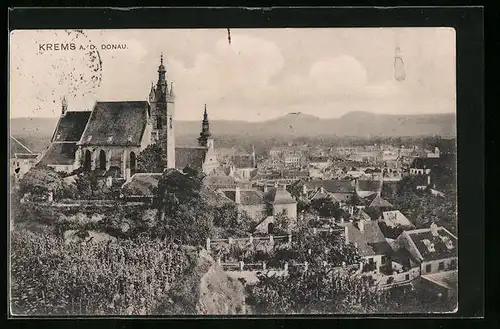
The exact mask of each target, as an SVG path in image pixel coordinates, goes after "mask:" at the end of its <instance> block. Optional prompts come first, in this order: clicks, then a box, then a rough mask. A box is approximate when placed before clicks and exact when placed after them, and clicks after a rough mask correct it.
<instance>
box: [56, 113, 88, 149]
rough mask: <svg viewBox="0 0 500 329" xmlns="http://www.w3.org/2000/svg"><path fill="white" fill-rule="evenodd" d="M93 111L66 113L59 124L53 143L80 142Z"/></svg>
mask: <svg viewBox="0 0 500 329" xmlns="http://www.w3.org/2000/svg"><path fill="white" fill-rule="evenodd" d="M91 113H92V112H91V111H71V112H66V113H64V114H63V115H62V116H61V118H60V119H59V122H58V123H57V126H56V129H55V130H54V135H53V136H52V142H78V141H79V140H80V138H81V137H82V134H83V131H84V129H85V126H86V125H87V123H88V121H89V117H90V114H91Z"/></svg>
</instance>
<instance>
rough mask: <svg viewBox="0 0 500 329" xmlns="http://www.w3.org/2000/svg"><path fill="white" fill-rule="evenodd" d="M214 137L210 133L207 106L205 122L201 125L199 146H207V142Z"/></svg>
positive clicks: (204, 114)
mask: <svg viewBox="0 0 500 329" xmlns="http://www.w3.org/2000/svg"><path fill="white" fill-rule="evenodd" d="M210 136H212V134H211V133H210V123H209V122H208V113H207V104H205V111H204V112H203V121H202V123H201V133H200V137H198V145H199V146H207V141H208V139H209V138H210Z"/></svg>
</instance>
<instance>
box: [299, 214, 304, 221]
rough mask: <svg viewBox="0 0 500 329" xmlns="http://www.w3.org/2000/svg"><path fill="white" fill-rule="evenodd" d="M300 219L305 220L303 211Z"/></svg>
mask: <svg viewBox="0 0 500 329" xmlns="http://www.w3.org/2000/svg"><path fill="white" fill-rule="evenodd" d="M300 221H301V222H304V213H301V214H300Z"/></svg>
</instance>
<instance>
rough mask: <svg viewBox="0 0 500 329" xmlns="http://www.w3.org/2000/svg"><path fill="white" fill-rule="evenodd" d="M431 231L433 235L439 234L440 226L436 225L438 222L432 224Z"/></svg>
mask: <svg viewBox="0 0 500 329" xmlns="http://www.w3.org/2000/svg"><path fill="white" fill-rule="evenodd" d="M431 233H432V236H438V226H437V225H436V223H432V224H431Z"/></svg>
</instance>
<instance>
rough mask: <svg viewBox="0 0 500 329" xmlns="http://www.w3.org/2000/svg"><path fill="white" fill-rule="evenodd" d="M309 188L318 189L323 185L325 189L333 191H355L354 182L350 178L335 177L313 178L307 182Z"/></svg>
mask: <svg viewBox="0 0 500 329" xmlns="http://www.w3.org/2000/svg"><path fill="white" fill-rule="evenodd" d="M305 184H306V186H307V188H308V189H316V188H318V187H321V186H323V188H324V189H325V190H327V191H328V192H331V193H354V192H355V188H354V184H353V182H352V181H350V180H335V179H324V180H322V179H313V180H310V181H308V182H306V183H305Z"/></svg>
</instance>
